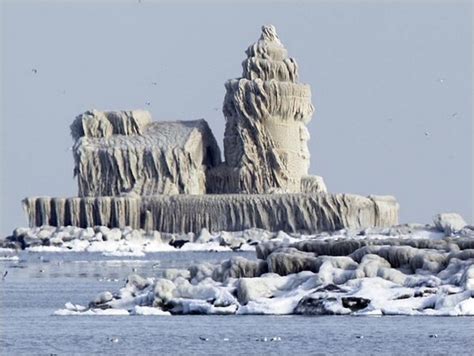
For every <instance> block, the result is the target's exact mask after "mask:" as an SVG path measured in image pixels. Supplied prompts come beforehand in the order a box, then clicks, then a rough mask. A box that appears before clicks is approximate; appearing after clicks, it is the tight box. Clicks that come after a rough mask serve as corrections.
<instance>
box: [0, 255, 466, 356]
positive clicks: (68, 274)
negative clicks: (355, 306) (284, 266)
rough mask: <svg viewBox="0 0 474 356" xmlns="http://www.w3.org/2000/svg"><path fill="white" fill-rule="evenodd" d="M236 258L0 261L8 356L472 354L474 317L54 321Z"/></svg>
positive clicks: (0, 341) (0, 309)
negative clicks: (148, 283) (106, 297)
mask: <svg viewBox="0 0 474 356" xmlns="http://www.w3.org/2000/svg"><path fill="white" fill-rule="evenodd" d="M236 254H237V253H223V252H219V253H213V252H165V253H156V254H149V255H147V256H145V257H140V258H136V257H104V256H102V255H101V254H98V253H97V254H94V253H92V254H91V253H28V252H23V253H21V254H20V255H19V257H20V259H19V260H18V261H0V273H1V274H2V275H3V273H4V271H8V274H7V275H6V277H5V278H4V280H1V281H0V288H1V304H0V351H1V352H0V354H2V355H90V354H113V355H134V354H156V355H191V354H192V355H222V354H246V355H267V354H275V355H276V354H280V355H305V354H311V355H324V354H328V355H329V354H335V355H341V354H350V355H352V354H361V355H371V354H395V355H412V354H413V355H441V354H446V355H448V354H449V355H472V354H474V318H470V317H406V316H400V317H393V316H391V317H387V316H384V317H351V316H327V317H326V316H319V317H304V316H249V315H247V316H245V315H242V316H201V315H199V316H198V315H196V316H54V315H53V313H54V311H55V310H57V309H61V308H62V307H63V306H64V303H65V302H68V301H71V302H73V303H77V304H82V305H87V303H88V302H89V301H90V300H91V299H93V298H94V296H95V295H96V294H98V293H99V292H103V291H105V290H109V291H111V292H114V291H116V290H118V289H119V288H120V287H122V286H123V284H124V280H125V279H126V277H127V275H128V274H130V273H134V272H136V273H139V274H141V275H145V276H157V275H159V274H160V273H161V271H162V270H163V269H164V268H170V267H173V268H183V267H186V266H188V265H190V264H193V263H197V262H202V261H214V262H217V261H220V260H223V259H226V258H228V257H230V256H231V255H232V256H235V255H236ZM238 254H239V255H243V256H245V257H247V258H252V257H253V255H254V253H238ZM272 338H273V339H277V340H274V341H272ZM280 338H281V340H279V339H280ZM264 340H266V341H264Z"/></svg>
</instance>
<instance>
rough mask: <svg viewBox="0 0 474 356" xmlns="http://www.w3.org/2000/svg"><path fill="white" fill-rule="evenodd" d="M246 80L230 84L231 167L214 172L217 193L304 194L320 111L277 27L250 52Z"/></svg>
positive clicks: (265, 30)
mask: <svg viewBox="0 0 474 356" xmlns="http://www.w3.org/2000/svg"><path fill="white" fill-rule="evenodd" d="M246 54H247V59H246V60H245V61H244V62H243V63H242V66H243V73H242V78H238V79H231V80H229V81H227V82H226V85H225V86H226V96H225V99H224V108H223V111H224V115H225V117H226V120H227V121H226V129H225V137H224V154H225V163H224V164H223V165H222V166H221V167H219V168H218V169H217V170H215V171H211V177H212V180H213V184H212V187H211V189H213V190H212V191H213V192H228V193H253V194H262V193H270V192H275V191H279V192H300V191H301V187H300V184H301V183H300V180H301V178H302V177H303V176H305V175H307V174H308V169H309V162H310V161H309V151H308V147H307V141H308V139H309V132H308V130H307V128H306V124H307V123H308V122H309V120H310V119H311V116H312V114H313V111H314V108H313V105H312V104H311V89H310V87H309V85H305V84H299V83H298V65H297V64H296V61H295V60H294V59H293V58H289V57H288V52H287V50H286V49H285V47H284V46H283V45H282V43H281V42H280V39H279V38H278V35H277V33H276V30H275V27H273V26H272V25H268V26H263V27H262V35H261V37H260V39H259V40H258V41H257V42H256V43H254V44H253V45H251V46H250V47H249V48H248V49H247V51H246Z"/></svg>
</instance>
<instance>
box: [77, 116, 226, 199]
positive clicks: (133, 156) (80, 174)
mask: <svg viewBox="0 0 474 356" xmlns="http://www.w3.org/2000/svg"><path fill="white" fill-rule="evenodd" d="M71 133H72V136H73V138H74V139H76V142H75V144H74V147H73V155H74V161H75V168H74V173H75V175H76V176H77V180H78V185H79V193H78V194H79V196H117V195H123V194H136V195H154V194H205V193H206V171H207V169H209V168H210V167H214V166H216V165H217V164H219V163H220V150H219V147H218V146H217V143H216V140H215V138H214V136H213V134H212V132H211V130H210V128H209V126H208V125H207V123H206V121H204V120H194V121H175V122H160V121H158V122H152V121H151V117H150V114H149V113H148V112H147V111H118V112H100V111H95V110H94V111H89V112H86V113H84V114H82V115H79V116H78V117H77V118H76V120H75V121H74V122H73V124H72V125H71Z"/></svg>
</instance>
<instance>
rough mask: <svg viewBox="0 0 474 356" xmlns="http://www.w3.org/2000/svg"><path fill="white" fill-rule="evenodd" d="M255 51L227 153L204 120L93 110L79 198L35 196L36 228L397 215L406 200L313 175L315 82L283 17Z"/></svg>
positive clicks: (272, 227)
mask: <svg viewBox="0 0 474 356" xmlns="http://www.w3.org/2000/svg"><path fill="white" fill-rule="evenodd" d="M246 54H247V58H246V59H245V60H244V62H243V63H242V65H243V73H242V77H241V78H237V79H231V80H228V81H227V82H226V84H225V87H226V95H225V98H224V105H223V113H224V116H225V118H226V129H225V135H224V151H225V152H224V156H225V161H224V162H221V158H220V151H219V148H218V146H217V143H216V140H215V138H214V136H213V134H212V132H211V130H210V128H209V126H208V125H207V123H206V121H204V120H196V121H175V122H159V121H158V122H152V120H151V116H150V114H149V113H148V112H147V111H139V110H136V111H106V112H101V111H96V110H92V111H88V112H86V113H84V114H82V115H79V116H78V117H77V118H76V119H75V121H74V122H73V124H72V125H71V134H72V137H73V139H74V140H75V144H74V146H73V154H74V161H75V168H74V172H75V175H76V176H77V179H78V186H79V192H78V197H72V198H50V197H39V198H37V197H33V198H27V199H25V200H24V207H25V209H26V212H27V216H28V219H29V224H30V226H32V227H33V226H42V225H46V226H47V225H51V226H58V227H60V226H68V225H72V226H78V227H94V226H107V227H117V228H125V227H127V226H130V227H132V228H134V229H144V230H146V231H155V230H157V231H162V232H170V233H186V232H197V231H200V230H201V229H203V228H206V229H208V230H210V231H221V230H226V231H241V230H245V229H250V228H261V229H266V230H269V231H278V230H284V231H287V232H309V233H316V232H319V231H334V230H338V229H342V228H350V229H352V228H356V229H357V228H365V227H386V226H391V225H393V224H397V223H398V203H397V202H396V200H395V198H393V197H390V196H387V197H382V196H369V197H367V198H365V197H361V196H357V195H351V194H334V195H330V194H327V189H326V185H325V183H324V181H323V179H322V178H321V177H319V176H310V175H308V168H309V162H310V160H309V158H310V156H309V151H308V147H307V141H308V139H309V133H308V130H307V128H306V124H307V123H308V122H309V120H310V119H311V116H312V114H313V111H314V107H313V105H312V104H311V89H310V87H309V85H306V84H300V83H298V66H297V64H296V62H295V60H294V59H293V58H290V57H289V56H288V52H287V50H286V49H285V47H284V46H283V45H282V43H281V42H280V39H279V38H278V35H277V33H276V30H275V27H273V26H272V25H268V26H263V27H262V34H261V37H260V39H259V40H258V41H257V42H256V43H254V44H253V45H251V46H250V47H249V48H248V49H247V51H246Z"/></svg>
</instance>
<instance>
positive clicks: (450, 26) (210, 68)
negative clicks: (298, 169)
mask: <svg viewBox="0 0 474 356" xmlns="http://www.w3.org/2000/svg"><path fill="white" fill-rule="evenodd" d="M270 23H271V24H274V25H275V26H276V28H277V31H278V33H279V36H280V39H281V40H282V42H283V43H284V44H285V46H286V47H287V49H288V50H289V53H290V55H291V56H292V57H294V58H295V59H296V60H297V62H298V64H299V68H300V80H301V82H304V83H308V84H310V85H311V87H312V93H313V104H314V105H315V107H316V112H315V115H314V117H313V120H312V121H311V123H310V124H309V127H308V128H309V131H310V134H311V140H310V143H309V145H310V152H311V168H310V172H311V173H312V174H317V175H321V176H323V177H324V179H325V181H326V185H327V186H328V189H329V190H330V191H331V192H335V193H337V192H341V193H342V192H345V193H356V194H362V195H368V194H381V195H385V194H390V195H394V196H396V197H397V199H398V201H399V203H400V221H401V222H422V223H428V222H431V219H432V216H433V215H434V214H436V213H438V212H444V211H455V212H459V213H461V214H462V215H463V216H464V218H465V219H466V220H467V221H468V222H471V223H472V222H473V220H472V214H473V209H472V201H473V187H472V183H473V169H472V168H473V154H472V141H473V139H472V138H473V126H472V114H473V112H472V98H473V85H472V78H473V73H472V60H473V58H472V5H471V3H470V2H464V3H463V2H445V3H443V2H437V3H433V2H427V1H424V2H420V3H413V2H399V3H397V2H388V3H387V2H385V3H377V2H347V3H343V2H337V3H335V2H316V3H309V2H305V3H297V2H288V3H271V2H268V1H267V2H262V3H258V2H257V3H252V4H251V3H249V2H245V3H240V4H239V3H231V4H220V3H218V2H213V3H202V2H200V3H195V4H194V5H191V4H189V3H180V4H173V3H158V2H150V1H146V0H142V2H141V3H139V2H138V1H121V2H120V3H113V2H110V1H109V2H102V3H92V2H79V1H77V2H74V1H69V2H66V3H58V2H44V1H43V2H36V3H35V2H25V1H22V2H15V1H10V2H2V20H1V26H2V41H1V44H2V51H1V53H2V56H1V58H2V76H1V78H2V103H1V149H0V152H1V191H0V194H1V214H0V217H1V220H0V233H1V234H2V235H6V234H9V233H11V231H12V230H13V229H14V228H15V227H17V226H26V225H27V221H26V217H25V215H24V213H23V211H22V208H21V203H20V202H21V199H22V198H24V197H26V196H44V195H50V196H73V195H76V194H77V184H76V182H75V180H73V175H72V170H73V159H72V153H71V151H70V147H71V146H72V139H71V137H70V135H69V125H70V124H71V122H72V120H73V119H74V117H75V116H76V115H78V114H79V113H81V112H84V111H86V110H88V109H92V108H96V109H99V110H105V109H116V110H120V109H124V110H130V109H139V108H144V109H148V110H150V112H151V113H152V115H153V118H154V120H193V119H198V118H205V119H206V120H207V121H208V123H209V124H210V126H211V127H212V129H213V132H214V134H215V136H216V138H217V140H218V142H219V143H220V145H221V147H222V138H223V130H224V124H225V120H224V117H223V115H222V111H221V108H222V101H223V98H224V94H225V89H224V82H225V81H226V80H227V79H230V78H235V77H239V76H240V75H241V71H242V68H241V62H242V60H243V59H244V58H245V54H244V51H245V49H246V48H247V46H248V45H249V44H251V43H252V42H254V41H255V40H256V39H257V38H258V37H259V35H260V27H261V25H262V24H270ZM153 82H156V83H157V84H156V85H153V84H152V83H153ZM147 102H149V103H150V105H147V104H146V103H147Z"/></svg>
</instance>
